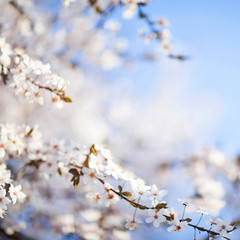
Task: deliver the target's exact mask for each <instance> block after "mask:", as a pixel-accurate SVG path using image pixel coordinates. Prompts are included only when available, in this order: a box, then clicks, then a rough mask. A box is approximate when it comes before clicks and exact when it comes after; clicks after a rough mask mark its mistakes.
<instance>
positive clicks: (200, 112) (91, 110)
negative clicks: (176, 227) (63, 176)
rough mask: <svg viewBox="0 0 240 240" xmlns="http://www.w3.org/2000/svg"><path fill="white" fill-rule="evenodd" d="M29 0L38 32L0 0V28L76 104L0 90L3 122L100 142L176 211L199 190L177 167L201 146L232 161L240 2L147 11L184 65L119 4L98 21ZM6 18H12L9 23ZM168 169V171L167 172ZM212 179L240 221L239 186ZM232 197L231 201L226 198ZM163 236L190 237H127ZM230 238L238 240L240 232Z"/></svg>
mask: <svg viewBox="0 0 240 240" xmlns="http://www.w3.org/2000/svg"><path fill="white" fill-rule="evenodd" d="M23 2H24V1H23ZM25 2H26V3H24V4H25V5H24V7H26V9H30V10H26V14H28V15H29V16H30V18H32V19H33V20H34V21H36V22H35V25H34V27H31V26H29V24H30V23H28V22H27V21H26V19H24V17H23V18H18V16H17V13H16V11H15V10H14V9H12V8H11V7H9V6H6V3H5V2H1V3H0V6H1V9H5V10H6V11H4V12H3V10H1V11H0V13H2V16H0V20H1V23H5V22H6V21H8V24H5V25H4V24H2V25H3V26H5V27H3V28H2V35H4V36H6V38H7V39H8V40H9V41H10V42H11V44H13V45H16V46H19V45H20V46H19V47H24V48H25V49H26V50H27V52H28V53H29V55H31V56H34V57H36V58H40V59H41V60H42V61H43V62H49V63H51V65H52V67H53V70H54V71H56V72H57V73H58V74H59V75H60V76H62V77H63V78H65V79H66V80H69V82H70V86H69V88H68V90H67V94H68V96H71V98H72V100H73V103H72V104H69V105H67V106H64V107H63V109H61V110H59V109H56V108H53V107H52V106H51V104H49V105H47V106H36V105H28V104H27V103H25V102H24V100H19V99H17V98H16V97H15V96H14V95H13V94H12V93H11V92H10V91H9V92H8V91H6V89H5V88H3V87H2V86H1V87H0V94H1V96H3V97H2V99H4V101H1V103H0V109H1V113H0V120H1V122H16V121H17V122H19V123H22V122H25V121H27V122H28V123H30V124H32V125H35V124H36V123H37V124H38V125H39V128H40V129H41V130H42V132H43V133H44V135H45V136H46V138H50V137H57V138H67V139H73V140H74V141H76V142H80V143H82V144H86V145H87V144H92V143H93V142H99V143H104V144H106V145H108V146H109V148H110V149H111V150H112V152H113V154H114V155H115V156H116V158H117V159H118V160H119V161H120V162H121V163H122V164H124V165H125V166H127V167H128V168H130V169H131V170H134V171H135V173H136V174H137V175H139V176H141V177H144V178H146V179H147V180H148V181H149V182H150V183H154V182H157V183H158V185H159V186H160V187H165V188H167V189H168V191H169V197H168V199H167V200H168V202H170V203H171V204H172V205H173V206H175V207H176V208H179V209H181V206H179V203H178V202H177V201H176V198H183V197H186V196H192V195H193V194H194V192H195V190H196V189H195V188H194V186H193V185H192V184H191V182H190V180H189V179H192V176H190V175H191V174H190V173H189V172H188V173H187V174H186V171H189V169H188V170H186V169H185V168H184V167H183V166H182V165H181V166H179V162H181V163H182V161H185V160H186V159H192V156H193V155H198V154H199V155H200V156H202V154H203V152H204V153H205V151H208V150H206V149H217V151H221V152H222V154H224V157H223V158H224V161H228V159H233V158H235V157H236V155H237V154H238V152H239V145H240V141H239V140H240V128H239V121H240V111H239V102H240V95H239V91H240V82H239V81H240V79H239V76H240V47H239V38H240V17H239V12H240V1H237V0H231V1H223V0H218V1H207V0H202V1H190V0H182V1H179V0H162V1H150V2H149V4H148V5H147V6H144V12H146V13H147V14H148V15H149V16H150V17H151V19H159V18H160V19H165V17H166V18H167V20H168V22H169V24H166V25H168V26H166V27H167V28H168V29H169V30H170V37H169V38H170V42H171V44H172V45H173V50H172V53H171V54H173V55H174V56H177V55H178V54H180V55H181V56H186V59H183V60H178V59H176V58H171V57H169V56H168V55H169V53H167V54H166V53H165V54H164V52H163V49H162V46H161V45H160V44H159V42H158V41H154V39H153V40H151V39H150V40H149V39H143V38H142V37H139V35H141V32H144V31H147V30H146V29H148V27H149V26H148V25H147V24H146V22H145V21H144V19H141V18H139V17H138V15H137V14H135V15H134V16H133V17H132V18H131V19H125V18H124V17H123V9H122V8H119V9H117V10H115V11H113V12H112V13H111V14H110V15H109V16H107V17H106V18H105V17H103V18H102V17H99V16H98V15H97V14H96V13H95V12H94V11H91V10H90V11H89V12H90V13H89V12H88V11H87V10H86V9H85V5H84V4H85V2H87V1H82V2H81V1H76V3H72V4H70V6H69V7H67V8H64V7H63V6H62V3H61V1H55V0H48V1H47V0H42V1H34V2H32V1H25ZM27 2H30V3H29V5H27ZM100 2H102V1H100ZM101 4H103V5H104V4H106V3H104V1H103V2H102V3H101ZM32 6H34V7H33V9H34V10H31V8H32ZM11 13H12V14H13V15H14V14H15V15H16V16H15V15H14V17H12V18H10V19H9V16H10V15H11ZM11 16H12V15H11ZM16 19H17V23H18V24H17V25H16V24H15V23H16V22H14V21H15V20H16ZM37 24H38V25H37ZM163 29H165V26H163ZM12 33H14V34H15V35H16V37H15V38H13V37H12ZM5 99H7V100H5ZM6 101H8V103H9V104H8V105H6ZM207 156H208V157H209V155H207ZM221 156H222V155H221ZM205 157H206V156H205ZM217 161H218V160H217ZM219 161H220V160H219ZM229 161H230V160H229ZM225 163H226V162H225ZM183 165H184V164H183ZM169 166H170V167H171V168H172V171H171V173H169V172H168V171H167V170H166V169H167V168H168V167H169ZM229 166H230V165H229ZM233 166H234V165H233ZM197 168H198V166H197ZM190 171H191V167H190ZM237 171H238V170H237ZM201 174H202V172H200V175H201ZM186 175H187V176H190V177H189V178H188V177H186ZM230 175H231V173H230ZM167 176H168V177H167ZM169 176H170V177H169ZM183 176H184V177H183ZM215 176H216V174H212V172H211V177H213V178H215V179H218V180H219V179H220V180H221V182H222V184H223V186H224V188H225V191H226V195H225V197H224V201H227V203H226V204H227V205H226V206H227V207H225V208H223V210H222V211H221V214H222V215H223V216H224V217H225V218H230V217H232V218H233V219H234V220H235V219H237V218H238V217H240V211H239V204H240V202H239V187H238V190H236V189H235V188H232V186H230V184H229V182H228V181H227V180H226V179H225V178H224V177H222V176H220V177H219V176H218V175H217V177H215ZM232 191H233V192H234V193H235V194H236V196H234V197H232V199H231V196H232ZM228 201H230V202H231V201H232V204H230V202H228ZM233 216H234V217H233ZM196 219H197V217H196ZM196 221H197V220H196ZM160 236H161V239H166V240H167V239H179V240H181V239H193V232H192V231H191V229H189V230H186V231H184V232H183V233H180V234H179V233H171V234H169V233H167V232H166V229H151V231H149V229H148V228H147V227H145V226H144V227H143V228H139V229H138V230H136V231H134V232H133V234H132V237H133V239H160ZM204 237H206V236H203V237H202V238H201V235H199V239H205V238H204ZM231 239H239V231H238V230H237V231H236V232H234V233H233V234H232V236H231Z"/></svg>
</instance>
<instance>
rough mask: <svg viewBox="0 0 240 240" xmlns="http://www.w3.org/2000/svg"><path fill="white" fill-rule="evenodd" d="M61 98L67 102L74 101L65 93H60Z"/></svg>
mask: <svg viewBox="0 0 240 240" xmlns="http://www.w3.org/2000/svg"><path fill="white" fill-rule="evenodd" d="M60 99H61V100H62V101H64V102H67V103H70V102H72V99H71V98H70V97H67V96H65V95H60Z"/></svg>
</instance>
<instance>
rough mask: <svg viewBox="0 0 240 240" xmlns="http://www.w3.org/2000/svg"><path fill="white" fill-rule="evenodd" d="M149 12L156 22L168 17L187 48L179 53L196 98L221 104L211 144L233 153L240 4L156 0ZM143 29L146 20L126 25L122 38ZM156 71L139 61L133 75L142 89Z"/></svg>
mask: <svg viewBox="0 0 240 240" xmlns="http://www.w3.org/2000/svg"><path fill="white" fill-rule="evenodd" d="M145 11H146V12H148V13H149V15H150V16H152V17H153V18H154V17H159V16H166V17H167V18H168V20H169V22H170V24H171V26H170V31H171V33H172V35H173V38H172V40H173V42H174V43H175V44H176V45H179V46H181V48H182V49H183V51H182V52H180V53H183V54H187V55H189V56H190V60H189V61H186V62H184V63H180V64H182V67H183V68H185V69H188V71H189V75H190V78H191V91H192V92H193V94H196V96H197V95H210V96H215V97H216V98H218V99H220V101H221V102H222V107H223V109H222V110H223V114H222V116H221V118H220V120H219V121H218V124H217V125H216V126H215V127H214V130H213V131H211V132H209V135H208V139H209V141H208V142H207V144H211V145H212V146H216V147H217V148H220V149H223V150H224V151H226V152H229V153H236V152H238V151H240V127H239V122H240V108H239V103H240V46H239V44H240V40H239V39H240V16H239V13H240V1H238V0H232V1H224V0H218V1H216V0H215V1H214V0H211V1H209V0H201V1H197V0H195V1H192V0H181V1H179V0H162V1H154V0H153V1H151V2H150V5H149V6H148V7H147V8H145ZM135 19H137V18H135ZM141 26H144V22H143V21H141V20H139V19H138V20H131V22H130V23H129V20H128V21H127V22H126V23H124V22H123V30H122V32H123V35H125V36H128V37H129V38H130V39H131V36H132V37H133V36H134V34H136V32H135V31H136V29H137V28H140V27H141ZM135 37H136V36H135ZM135 41H136V40H132V42H131V46H134V48H133V50H135V51H136V52H137V51H139V49H141V47H143V46H142V45H141V44H142V43H139V42H138V41H137V42H135ZM142 67H144V70H141V69H142ZM155 68H156V65H155V66H154V67H151V66H150V65H147V64H146V63H143V64H142V63H140V67H138V68H137V69H136V71H135V72H134V71H133V72H132V76H133V77H135V78H136V76H137V77H139V79H138V81H139V86H138V87H139V89H140V88H143V87H146V84H147V83H149V80H147V79H152V78H154V76H155V75H156V74H157V73H156V69H155ZM140 70H141V71H140ZM144 79H145V80H144ZM212 111H213V112H215V109H214V108H212Z"/></svg>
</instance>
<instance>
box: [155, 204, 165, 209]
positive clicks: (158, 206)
mask: <svg viewBox="0 0 240 240" xmlns="http://www.w3.org/2000/svg"><path fill="white" fill-rule="evenodd" d="M166 207H167V203H158V204H157V206H156V207H155V208H156V209H162V208H166Z"/></svg>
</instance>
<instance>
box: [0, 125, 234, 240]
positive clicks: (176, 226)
mask: <svg viewBox="0 0 240 240" xmlns="http://www.w3.org/2000/svg"><path fill="white" fill-rule="evenodd" d="M0 133H1V135H0V141H1V145H0V146H1V151H0V153H1V156H0V159H1V162H6V163H9V161H11V159H16V158H18V159H21V160H22V161H23V163H24V166H28V167H31V166H33V167H34V168H37V169H39V167H40V166H41V164H45V166H47V167H50V169H49V171H47V170H46V168H44V170H43V173H44V174H43V175H42V176H45V177H46V176H48V177H47V178H46V179H48V178H49V177H51V176H52V174H56V173H57V172H58V173H59V174H60V175H65V176H66V179H69V180H70V181H71V182H72V184H73V185H74V187H75V188H77V186H78V185H79V183H80V179H82V182H83V183H84V184H85V185H86V187H87V189H86V192H87V194H86V197H87V198H88V200H89V201H88V202H89V203H91V204H93V205H95V206H98V207H100V208H101V209H104V208H106V209H107V208H109V207H113V206H115V205H116V203H117V202H119V201H120V200H121V199H122V200H124V201H126V202H127V203H128V204H130V206H132V207H133V208H134V209H135V210H134V213H133V217H132V218H130V219H129V220H127V222H126V224H125V227H126V228H128V229H130V230H133V229H135V228H137V227H138V225H139V224H140V223H142V219H140V218H139V217H138V216H137V210H141V212H142V213H144V214H145V215H148V217H146V218H145V222H146V223H152V224H153V226H154V227H159V226H160V225H161V224H163V223H165V224H169V227H168V229H167V230H168V231H169V232H172V231H177V232H180V231H182V230H183V229H184V228H186V227H189V226H190V227H193V228H194V229H198V230H199V231H207V232H208V233H209V234H210V235H211V236H212V237H215V236H221V237H223V238H226V237H227V234H228V233H231V232H232V231H233V230H234V229H235V228H234V226H233V225H232V224H231V223H230V221H223V220H222V219H220V218H217V219H215V220H211V222H210V225H211V230H207V229H206V228H204V227H199V226H198V224H196V225H194V224H192V223H191V222H192V219H190V218H186V217H185V216H184V213H185V209H186V208H189V207H192V203H191V202H190V201H188V200H187V201H186V200H183V201H182V204H183V207H184V211H183V214H182V216H181V217H180V215H179V214H177V213H176V212H175V210H174V209H173V208H169V207H168V206H167V203H166V202H165V201H163V198H164V197H165V196H166V195H167V191H166V190H162V189H158V188H157V186H156V185H147V184H146V183H145V181H144V180H143V179H141V178H137V177H136V176H135V174H134V173H133V172H130V171H127V170H125V169H123V168H122V167H121V166H120V165H119V164H118V163H116V162H115V161H114V160H113V157H112V155H111V152H110V151H109V150H108V149H107V148H105V147H102V146H100V145H96V144H94V145H92V146H91V147H90V148H86V147H82V148H79V147H78V146H76V145H75V144H73V143H72V144H70V145H67V144H66V143H65V141H64V140H56V139H53V140H51V141H50V142H46V143H45V142H44V141H43V140H42V137H41V133H40V132H39V131H38V128H37V127H35V128H31V127H30V126H28V125H22V126H16V125H14V124H5V125H1V128H0ZM23 169H25V167H23ZM40 170H41V169H40ZM0 173H1V178H0V179H1V199H2V201H1V205H0V206H1V210H2V215H3V213H4V212H5V211H6V209H7V204H9V203H10V202H11V201H12V203H13V204H15V203H16V201H17V200H18V199H22V198H25V194H24V193H22V192H21V186H20V185H18V186H16V187H14V186H13V184H12V179H11V178H10V176H11V173H10V170H8V169H7V168H6V165H5V164H4V163H3V164H1V171H0ZM23 175H24V174H23ZM23 175H22V176H23ZM70 176H71V178H69V177H70ZM205 191H207V190H205ZM202 192H204V189H202ZM10 200H11V201H10ZM197 212H199V208H198V210H197ZM204 213H205V212H204V211H201V217H202V215H203V214H204ZM2 215H1V216H2ZM200 220H201V218H200ZM199 222H200V221H199ZM207 224H209V222H207Z"/></svg>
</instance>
